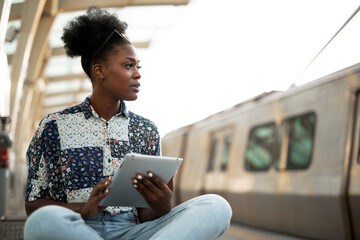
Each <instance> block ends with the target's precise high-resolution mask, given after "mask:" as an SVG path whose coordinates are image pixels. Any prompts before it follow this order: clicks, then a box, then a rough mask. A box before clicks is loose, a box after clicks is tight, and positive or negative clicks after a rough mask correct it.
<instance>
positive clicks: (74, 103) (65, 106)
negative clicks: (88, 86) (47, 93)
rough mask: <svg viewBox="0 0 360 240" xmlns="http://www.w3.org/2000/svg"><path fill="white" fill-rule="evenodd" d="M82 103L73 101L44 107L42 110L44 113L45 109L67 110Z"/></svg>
mask: <svg viewBox="0 0 360 240" xmlns="http://www.w3.org/2000/svg"><path fill="white" fill-rule="evenodd" d="M81 102H82V101H78V102H76V101H73V102H67V103H58V104H53V105H44V107H43V110H44V112H45V111H46V110H47V109H50V108H59V109H64V108H67V107H71V106H74V105H77V104H79V103H81Z"/></svg>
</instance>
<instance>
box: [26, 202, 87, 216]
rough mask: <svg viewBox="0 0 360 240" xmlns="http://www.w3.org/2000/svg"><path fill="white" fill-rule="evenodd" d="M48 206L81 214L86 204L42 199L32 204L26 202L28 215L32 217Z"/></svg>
mask: <svg viewBox="0 0 360 240" xmlns="http://www.w3.org/2000/svg"><path fill="white" fill-rule="evenodd" d="M48 205H57V206H62V207H66V208H68V209H71V210H73V211H74V212H77V213H80V212H81V209H82V208H83V207H84V205H85V203H63V202H59V201H55V200H52V199H47V198H40V199H37V200H35V201H32V202H25V210H26V214H27V215H28V216H30V214H32V213H33V212H34V211H35V210H37V209H39V208H41V207H45V206H48Z"/></svg>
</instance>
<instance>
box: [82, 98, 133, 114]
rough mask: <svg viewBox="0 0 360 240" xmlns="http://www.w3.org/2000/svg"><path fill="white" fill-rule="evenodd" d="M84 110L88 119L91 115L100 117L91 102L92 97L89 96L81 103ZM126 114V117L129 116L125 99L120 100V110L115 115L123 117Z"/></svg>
mask: <svg viewBox="0 0 360 240" xmlns="http://www.w3.org/2000/svg"><path fill="white" fill-rule="evenodd" d="M81 108H82V111H83V113H84V115H85V118H86V119H89V118H90V117H91V116H94V117H97V118H99V117H100V116H99V115H98V114H97V113H96V112H95V110H94V108H93V107H92V106H91V104H90V97H87V98H86V99H85V101H83V102H82V103H81ZM122 115H124V116H125V117H129V112H128V110H127V107H126V105H125V102H124V101H123V100H120V111H119V113H118V114H116V115H115V116H118V117H121V116H122Z"/></svg>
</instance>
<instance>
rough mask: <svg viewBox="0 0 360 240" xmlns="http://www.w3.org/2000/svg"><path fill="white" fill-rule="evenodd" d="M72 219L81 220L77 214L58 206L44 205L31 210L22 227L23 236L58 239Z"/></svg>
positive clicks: (28, 238) (27, 237)
mask: <svg viewBox="0 0 360 240" xmlns="http://www.w3.org/2000/svg"><path fill="white" fill-rule="evenodd" d="M74 221H82V218H81V216H80V215H79V214H77V213H75V212H74V211H72V210H70V209H67V208H64V207H60V206H45V207H42V208H39V209H38V210H36V211H35V212H33V213H32V214H31V215H30V217H29V218H28V219H27V221H26V223H25V227H24V237H25V239H26V240H31V239H38V240H40V239H59V238H58V237H59V236H62V235H63V233H64V232H66V231H67V230H69V225H70V224H71V223H72V222H74Z"/></svg>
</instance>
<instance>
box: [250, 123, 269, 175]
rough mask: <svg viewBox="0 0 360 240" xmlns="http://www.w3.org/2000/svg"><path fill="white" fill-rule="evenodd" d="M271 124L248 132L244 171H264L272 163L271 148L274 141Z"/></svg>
mask: <svg viewBox="0 0 360 240" xmlns="http://www.w3.org/2000/svg"><path fill="white" fill-rule="evenodd" d="M274 128H275V125H274V124H273V123H271V124H268V125H263V126H259V127H255V128H253V129H252V130H251V132H250V137H249V141H248V146H247V150H246V160H245V169H246V170H266V169H268V168H269V166H270V163H271V161H272V146H273V141H274Z"/></svg>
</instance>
